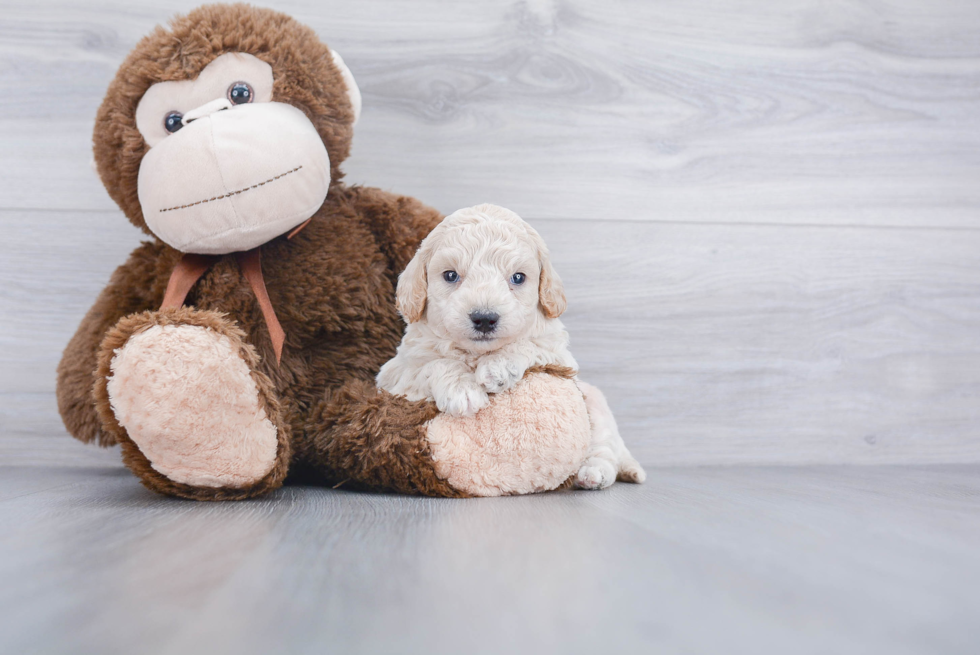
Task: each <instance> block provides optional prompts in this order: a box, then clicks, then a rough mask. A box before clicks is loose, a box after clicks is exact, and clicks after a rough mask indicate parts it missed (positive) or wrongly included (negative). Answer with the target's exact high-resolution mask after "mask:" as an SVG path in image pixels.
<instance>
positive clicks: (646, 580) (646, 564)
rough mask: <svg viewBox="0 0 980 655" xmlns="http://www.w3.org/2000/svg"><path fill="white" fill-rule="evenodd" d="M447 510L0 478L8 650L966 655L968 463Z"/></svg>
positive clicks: (970, 529) (735, 475)
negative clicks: (176, 495) (184, 497)
mask: <svg viewBox="0 0 980 655" xmlns="http://www.w3.org/2000/svg"><path fill="white" fill-rule="evenodd" d="M650 473H651V475H650V479H649V481H648V482H647V484H646V485H643V486H633V485H616V486H614V487H612V488H611V489H609V490H607V491H604V492H561V493H553V494H546V495H541V496H530V497H517V498H502V499H477V500H464V501H458V500H443V499H420V498H407V497H396V496H383V495H367V494H358V493H351V492H345V491H342V490H331V489H317V488H296V487H287V488H285V489H282V490H280V491H278V492H276V493H275V494H274V495H272V496H270V497H268V498H265V499H261V500H256V501H250V502H244V503H225V504H202V503H193V502H186V501H178V500H168V499H162V498H160V497H158V496H155V495H153V494H151V493H150V492H148V491H145V490H144V489H142V488H141V487H140V486H139V485H138V483H137V482H136V481H135V480H134V479H133V477H132V476H131V475H129V473H128V472H127V471H125V470H124V469H121V468H119V467H101V468H77V467H76V468H11V467H6V468H2V469H0V580H2V581H3V583H2V584H0V652H3V653H103V654H107V653H134V652H138V653H181V654H185V653H211V654H217V653H236V654H239V655H245V654H248V653H287V652H290V653H291V652H299V653H324V652H331V653H333V652H336V653H348V652H349V653H505V652H516V653H559V652H565V653H611V652H619V653H630V652H632V653H747V654H753V655H755V654H758V653H794V654H796V653H799V654H807V653H814V654H816V653H821V654H825V653H835V654H847V653H862V654H868V653H883V654H884V653H886V654H888V655H901V654H905V653H923V654H930V655H935V654H941V653H970V654H972V653H976V652H977V644H980V621H978V620H977V618H978V616H980V593H978V591H977V590H978V589H980V467H978V466H976V465H970V466H950V465H946V466H931V467H926V466H922V467H906V466H902V467H888V466H880V467H769V468H758V467H754V468H753V467H723V468H675V469H655V470H651V471H650Z"/></svg>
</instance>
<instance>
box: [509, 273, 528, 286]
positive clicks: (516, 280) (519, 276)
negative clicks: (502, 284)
mask: <svg viewBox="0 0 980 655" xmlns="http://www.w3.org/2000/svg"><path fill="white" fill-rule="evenodd" d="M526 279H527V276H526V275H524V274H523V273H514V274H513V275H511V276H510V283H511V284H524V280H526Z"/></svg>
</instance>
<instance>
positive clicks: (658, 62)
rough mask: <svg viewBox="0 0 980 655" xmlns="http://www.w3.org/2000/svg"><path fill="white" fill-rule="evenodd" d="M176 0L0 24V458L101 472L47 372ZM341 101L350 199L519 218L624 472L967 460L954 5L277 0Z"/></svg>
mask: <svg viewBox="0 0 980 655" xmlns="http://www.w3.org/2000/svg"><path fill="white" fill-rule="evenodd" d="M195 4H196V3H194V2H187V1H185V0H175V1H173V2H167V3H159V2H152V3H151V2H147V1H146V0H138V1H133V0H126V1H123V0H119V1H115V2H108V1H101V0H97V1H92V2H81V1H79V2H74V3H71V2H63V1H57V0H32V1H31V2H26V1H23V0H6V1H5V2H4V4H3V11H2V12H0V235H2V243H3V246H2V251H0V252H2V254H0V459H2V461H4V462H22V463H26V462H47V463H55V462H57V463H66V462H81V461H92V460H99V461H107V460H114V459H115V458H116V457H117V456H116V455H115V454H113V453H102V452H99V451H96V450H88V449H85V448H83V447H82V446H80V445H76V444H73V443H72V442H71V441H70V440H69V439H68V438H67V436H66V434H65V432H64V430H63V428H62V427H61V424H60V421H59V419H58V416H57V412H56V409H55V405H54V398H53V388H54V368H55V366H56V363H57V360H58V358H59V355H60V351H61V349H62V348H63V347H64V345H65V343H66V342H67V340H68V338H69V337H70V335H71V333H72V332H73V330H74V328H75V326H76V325H77V322H78V321H79V320H80V318H81V316H82V315H83V313H84V312H85V311H86V309H87V307H88V306H89V304H90V303H91V302H92V300H93V299H94V297H95V295H96V294H97V293H98V291H99V289H100V288H101V287H102V285H104V284H105V281H106V280H107V278H108V275H109V274H110V272H111V271H112V269H113V268H114V267H115V266H116V265H118V264H119V263H121V262H122V260H123V259H124V257H125V255H126V253H127V252H128V251H129V250H130V249H132V248H133V247H134V246H135V245H136V244H137V243H138V242H139V240H140V235H139V233H138V232H137V231H136V230H135V229H134V228H132V227H130V226H129V225H128V223H126V222H125V220H124V219H123V218H122V216H121V214H120V213H119V212H118V210H116V209H115V207H114V205H113V203H112V202H111V200H110V199H109V198H108V196H107V195H106V193H105V191H104V190H103V188H102V186H101V184H100V183H99V181H98V178H97V177H96V175H95V174H94V173H93V172H92V170H91V168H90V159H91V153H90V135H91V126H92V120H93V117H94V114H95V111H96V108H97V107H98V104H99V102H100V100H101V97H102V94H103V93H104V91H105V88H106V86H107V85H108V83H109V81H110V79H111V78H112V75H113V74H114V72H115V69H116V67H117V66H118V65H119V63H120V62H121V60H122V58H123V57H124V56H125V54H126V53H127V52H128V51H129V49H130V48H131V47H132V46H133V45H134V43H135V42H136V41H137V40H138V39H139V38H140V36H142V35H143V34H145V33H146V32H147V31H148V30H150V29H151V28H152V27H153V26H154V25H155V24H157V23H160V22H163V21H165V20H166V19H167V18H168V16H169V15H170V14H171V13H173V12H175V11H184V10H187V9H189V8H191V7H193V6H194V5H195ZM276 6H277V8H279V9H281V10H283V11H286V12H288V13H291V14H292V15H294V16H295V17H297V18H298V19H300V20H301V21H303V22H305V23H307V24H309V25H311V26H313V27H314V28H315V29H316V30H317V31H318V33H319V34H320V35H321V37H322V38H323V39H324V40H326V41H327V42H328V43H330V44H331V46H332V47H334V48H336V49H337V50H339V51H340V52H341V53H342V54H343V55H344V57H345V59H346V61H347V62H348V64H349V66H350V68H351V69H352V71H353V72H354V75H355V76H356V77H357V79H358V81H359V83H360V86H361V90H362V92H363V94H364V105H365V107H364V113H363V115H362V119H361V122H360V123H359V125H358V129H357V134H356V136H355V141H354V151H353V156H352V158H351V159H350V160H349V162H348V164H347V165H346V167H345V168H346V170H347V172H348V176H347V179H348V181H349V182H357V183H363V184H368V185H373V186H380V187H382V188H386V189H390V190H393V191H396V192H400V193H407V194H411V195H414V196H417V197H418V198H420V199H422V200H423V201H425V202H427V203H429V204H431V205H433V206H435V207H437V208H439V209H440V210H442V211H444V212H449V211H452V210H454V209H456V208H458V207H461V206H465V205H470V204H475V203H477V202H483V201H491V202H496V203H498V204H502V205H505V206H507V207H510V208H512V209H514V210H515V211H517V212H518V213H520V214H521V215H523V216H524V217H525V218H527V219H528V220H530V221H531V222H532V223H534V224H535V225H536V226H537V227H538V228H539V229H540V231H541V232H542V234H543V235H544V237H545V239H546V240H547V241H548V242H549V244H550V246H551V248H552V251H553V253H554V258H555V260H556V264H557V267H558V270H559V272H560V273H561V274H562V276H563V277H564V279H565V281H566V284H567V289H568V295H569V298H570V310H569V312H568V314H567V324H568V326H569V329H570V331H571V334H572V340H573V348H574V352H575V354H576V355H577V357H578V358H579V361H580V362H581V364H582V369H583V371H582V374H583V376H584V377H586V378H587V379H589V380H591V381H593V382H596V383H598V384H599V385H601V386H602V387H603V388H604V389H605V390H606V392H607V394H608V395H609V397H610V402H611V404H612V406H613V409H614V410H615V411H616V412H617V414H618V416H619V418H620V422H621V427H622V429H623V432H624V436H625V438H626V439H627V441H628V442H629V443H630V444H631V446H632V447H633V449H634V452H635V453H636V454H637V455H638V457H639V458H640V459H641V460H642V461H643V462H644V463H645V464H647V465H657V464H678V463H682V464H703V463H734V462H753V463H829V462H853V463H897V462H964V461H971V462H977V461H980V428H978V426H980V39H978V38H977V35H978V34H980V3H977V2H975V0H934V1H930V2H925V1H921V0H920V1H913V0H893V1H888V2H885V1H867V2H859V1H858V0H839V1H837V2H824V1H820V0H789V1H787V2H780V3H772V2H762V1H760V0H756V1H754V2H734V1H727V2H726V1H722V0H715V1H709V2H690V1H683V2H681V1H676V2H644V1H642V0H631V1H625V2H611V1H608V0H591V1H586V0H573V1H567V2H548V1H530V2H524V1H507V2H479V3H470V2H452V1H434V0H423V1H420V2H411V3H406V2H396V1H395V0H367V1H365V0H359V1H358V2H339V1H334V0H329V1H325V0H317V1H316V2H299V1H289V2H281V3H277V4H276Z"/></svg>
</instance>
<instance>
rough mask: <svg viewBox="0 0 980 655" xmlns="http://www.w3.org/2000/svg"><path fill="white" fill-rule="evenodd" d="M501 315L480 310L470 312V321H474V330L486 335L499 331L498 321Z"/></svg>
mask: <svg viewBox="0 0 980 655" xmlns="http://www.w3.org/2000/svg"><path fill="white" fill-rule="evenodd" d="M498 318H500V314H496V313H494V312H488V311H486V310H481V309H478V310H476V311H474V312H470V320H471V321H473V329H475V330H477V331H478V332H482V333H483V334H486V333H487V332H493V331H494V330H496V329H497V319H498Z"/></svg>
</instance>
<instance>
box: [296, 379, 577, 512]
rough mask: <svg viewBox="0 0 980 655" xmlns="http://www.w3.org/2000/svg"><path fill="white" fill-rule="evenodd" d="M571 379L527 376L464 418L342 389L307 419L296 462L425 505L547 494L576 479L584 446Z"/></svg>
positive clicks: (372, 392) (360, 387) (355, 385)
mask: <svg viewBox="0 0 980 655" xmlns="http://www.w3.org/2000/svg"><path fill="white" fill-rule="evenodd" d="M572 373H573V372H571V371H568V370H566V369H561V368H560V367H543V370H535V371H532V372H530V373H529V374H528V376H527V377H526V378H525V379H524V380H522V381H521V382H519V383H518V384H517V385H515V387H514V388H513V389H510V390H508V391H507V392H504V393H502V394H496V395H495V396H494V398H493V400H492V401H491V403H490V406H489V407H487V408H485V409H483V410H481V411H480V412H479V413H478V414H477V415H476V416H471V417H451V416H449V415H447V414H440V413H439V412H438V410H437V409H436V408H435V405H434V403H431V402H411V401H408V400H406V399H405V398H404V397H399V396H393V395H392V394H390V393H388V392H386V391H379V390H378V389H376V388H375V387H374V383H373V382H369V381H363V382H351V383H348V384H347V385H345V386H344V387H342V388H341V389H340V390H338V391H336V392H334V393H332V394H329V395H328V396H327V397H326V398H324V400H323V401H322V403H320V404H319V405H318V406H317V407H316V408H315V411H313V412H311V414H310V416H309V417H308V419H307V421H308V422H307V425H306V429H305V431H304V432H305V434H304V435H303V439H304V441H307V443H303V444H302V447H301V452H300V453H299V454H300V459H301V460H304V461H305V463H307V464H308V465H311V466H312V467H313V468H314V469H316V470H317V471H318V472H319V473H320V474H321V475H322V476H323V478H324V480H325V481H330V482H334V483H337V482H348V481H349V483H351V484H352V485H357V486H367V487H372V488H375V489H386V490H389V491H398V492H401V493H410V494H420V495H426V496H450V497H460V496H500V495H509V494H522V493H534V492H538V491H547V490H550V489H555V488H557V487H559V486H561V485H562V484H563V483H564V482H565V481H567V480H568V479H569V478H570V477H571V476H573V475H574V474H575V472H576V471H577V470H578V468H579V466H580V465H581V463H582V461H583V460H584V459H585V454H586V451H587V449H588V445H589V442H590V440H591V428H590V424H589V416H588V411H587V408H586V405H585V400H584V398H583V397H582V394H581V392H580V391H579V390H578V388H577V387H576V386H575V383H574V382H573V381H572V380H571V379H570V376H571V374H572ZM542 408H545V409H542Z"/></svg>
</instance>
